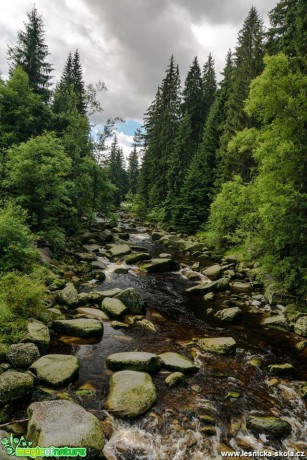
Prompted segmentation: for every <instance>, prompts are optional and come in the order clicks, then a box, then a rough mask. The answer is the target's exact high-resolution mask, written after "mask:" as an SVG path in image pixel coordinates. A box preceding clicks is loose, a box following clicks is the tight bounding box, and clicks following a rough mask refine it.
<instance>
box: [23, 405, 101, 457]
mask: <svg viewBox="0 0 307 460" xmlns="http://www.w3.org/2000/svg"><path fill="white" fill-rule="evenodd" d="M28 418H29V422H28V432H27V436H26V438H27V440H28V441H30V442H32V444H33V446H37V445H39V446H42V447H49V446H55V447H66V446H67V447H85V448H86V449H87V454H88V455H89V457H90V458H98V455H99V454H100V453H101V451H102V449H103V446H104V434H103V431H102V427H101V424H100V422H99V420H98V419H97V418H96V417H95V416H94V415H93V414H91V413H90V412H87V411H86V410H85V409H83V407H81V406H79V405H78V404H75V403H73V402H71V401H66V400H55V401H43V402H35V403H33V404H31V405H30V407H29V408H28Z"/></svg>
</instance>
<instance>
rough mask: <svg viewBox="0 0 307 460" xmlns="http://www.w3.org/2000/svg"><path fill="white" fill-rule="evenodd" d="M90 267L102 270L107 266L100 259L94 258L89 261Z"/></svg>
mask: <svg viewBox="0 0 307 460" xmlns="http://www.w3.org/2000/svg"><path fill="white" fill-rule="evenodd" d="M91 267H92V268H93V269H94V270H104V269H105V268H107V266H106V264H105V263H104V262H102V261H101V260H95V261H93V262H92V263H91Z"/></svg>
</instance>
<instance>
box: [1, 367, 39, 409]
mask: <svg viewBox="0 0 307 460" xmlns="http://www.w3.org/2000/svg"><path fill="white" fill-rule="evenodd" d="M33 383H34V381H33V377H32V376H31V375H29V374H24V373H22V372H15V371H11V370H10V371H7V372H4V373H3V374H1V375H0V404H7V403H11V402H14V401H19V400H21V399H24V398H26V397H28V396H30V395H31V394H32V392H33Z"/></svg>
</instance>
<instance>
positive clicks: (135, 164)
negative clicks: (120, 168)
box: [128, 144, 139, 195]
mask: <svg viewBox="0 0 307 460" xmlns="http://www.w3.org/2000/svg"><path fill="white" fill-rule="evenodd" d="M138 177H139V160H138V152H137V148H136V144H134V146H133V149H132V151H131V152H130V155H129V158H128V182H129V191H130V192H131V193H132V194H133V195H135V194H136V193H137V187H138Z"/></svg>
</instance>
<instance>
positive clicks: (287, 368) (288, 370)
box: [268, 363, 295, 375]
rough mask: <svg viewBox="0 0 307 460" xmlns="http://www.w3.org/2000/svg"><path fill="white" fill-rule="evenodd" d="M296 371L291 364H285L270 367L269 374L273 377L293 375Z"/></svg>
mask: <svg viewBox="0 0 307 460" xmlns="http://www.w3.org/2000/svg"><path fill="white" fill-rule="evenodd" d="M294 371H295V369H294V367H293V366H292V364H290V363H284V364H271V365H270V366H268V372H269V374H272V375H287V374H293V372H294Z"/></svg>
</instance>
